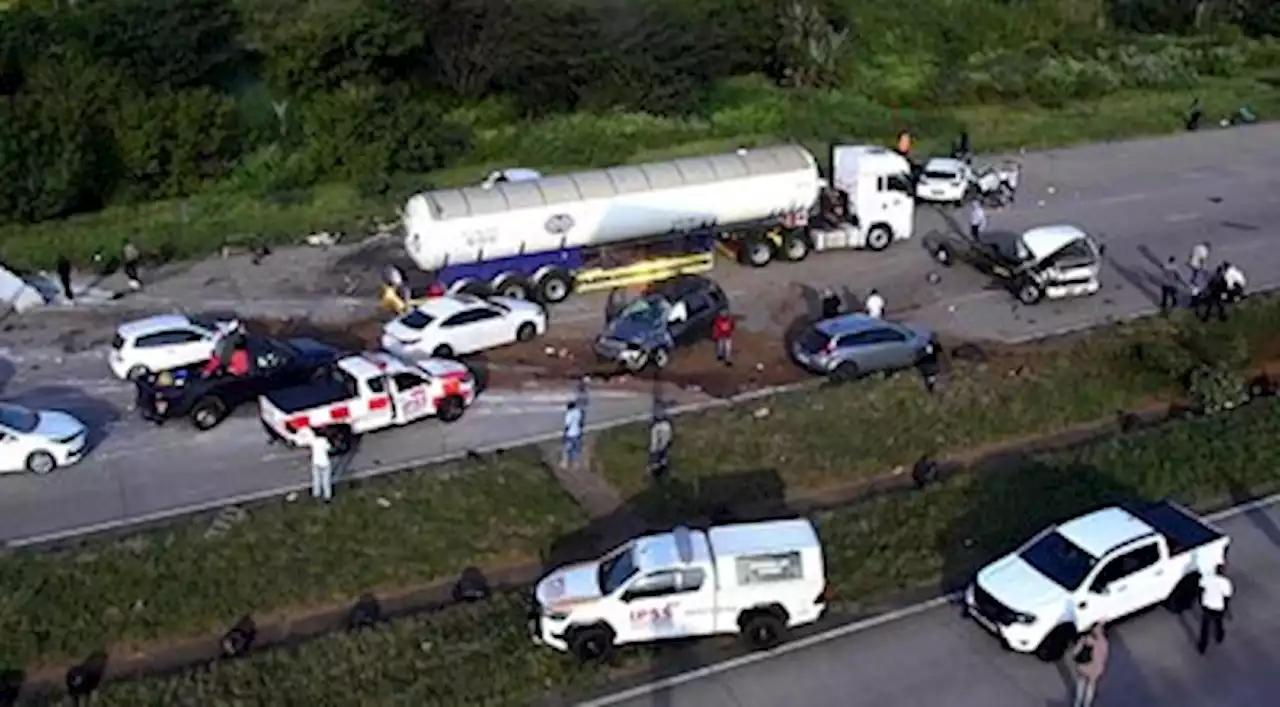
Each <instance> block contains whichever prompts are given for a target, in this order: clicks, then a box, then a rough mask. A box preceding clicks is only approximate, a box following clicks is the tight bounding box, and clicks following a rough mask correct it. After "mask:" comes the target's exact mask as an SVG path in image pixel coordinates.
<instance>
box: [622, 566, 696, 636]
mask: <svg viewBox="0 0 1280 707" xmlns="http://www.w3.org/2000/svg"><path fill="white" fill-rule="evenodd" d="M692 569H697V568H689V569H685V570H661V571H658V572H651V573H649V574H647V575H644V576H641V577H638V578H636V579H635V580H633V581H632V582H631V585H630V586H628V587H627V589H626V590H625V591H624V592H623V593H622V596H621V600H622V603H623V605H624V606H625V607H626V614H625V616H624V617H623V619H622V620H623V622H624V625H623V626H619V627H618V629H619V631H618V635H619V639H620V640H621V642H627V643H632V642H644V641H655V640H662V639H667V638H678V637H681V636H688V635H701V634H702V633H710V632H711V631H712V630H713V629H714V626H715V616H714V608H715V607H714V606H713V605H709V604H708V602H707V601H706V599H705V596H706V595H709V594H710V593H711V591H712V590H713V587H712V586H710V585H712V584H713V583H710V582H707V581H706V575H705V572H703V571H701V570H698V571H697V572H690V571H689V570H692ZM708 614H709V616H707V615H708Z"/></svg>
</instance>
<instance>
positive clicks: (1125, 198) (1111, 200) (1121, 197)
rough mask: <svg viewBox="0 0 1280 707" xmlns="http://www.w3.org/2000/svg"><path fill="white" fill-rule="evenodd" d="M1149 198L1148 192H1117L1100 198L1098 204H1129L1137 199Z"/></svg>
mask: <svg viewBox="0 0 1280 707" xmlns="http://www.w3.org/2000/svg"><path fill="white" fill-rule="evenodd" d="M1146 198H1147V195H1146V194H1117V195H1115V196H1108V197H1105V198H1102V199H1098V200H1097V202H1096V203H1098V204H1128V203H1132V202H1135V201H1142V200H1144V199H1146Z"/></svg>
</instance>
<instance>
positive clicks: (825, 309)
mask: <svg viewBox="0 0 1280 707" xmlns="http://www.w3.org/2000/svg"><path fill="white" fill-rule="evenodd" d="M884 306H885V302H884V296H883V295H881V294H880V291H879V290H877V289H876V288H874V287H873V288H871V291H870V292H868V293H867V298H866V299H865V300H863V302H862V311H863V312H865V313H866V315H867V316H868V317H873V318H875V319H882V318H884ZM820 309H821V312H822V318H823V319H832V318H834V317H838V316H840V314H841V313H842V312H843V310H844V303H843V302H841V301H840V296H839V295H837V294H836V293H835V291H834V290H832V289H831V288H829V287H828V288H825V289H823V290H822V300H821V302H820Z"/></svg>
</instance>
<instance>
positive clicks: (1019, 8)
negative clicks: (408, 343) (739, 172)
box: [0, 0, 1280, 233]
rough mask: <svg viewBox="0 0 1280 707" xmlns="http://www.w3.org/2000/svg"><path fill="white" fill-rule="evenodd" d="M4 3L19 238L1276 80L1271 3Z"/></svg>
mask: <svg viewBox="0 0 1280 707" xmlns="http://www.w3.org/2000/svg"><path fill="white" fill-rule="evenodd" d="M5 7H7V9H0V95H2V96H3V98H2V99H0V222H5V221H9V222H14V223H30V222H39V221H42V220H47V219H54V218H59V217H63V216H66V215H69V214H74V213H77V212H84V211H93V210H97V209H99V208H101V207H103V206H104V205H108V204H128V203H137V202H142V201H149V200H157V199H165V198H171V197H177V196H185V195H189V194H193V193H196V192H208V191H210V190H221V191H223V192H226V193H234V194H250V195H272V194H280V193H284V192H290V191H296V190H299V189H302V188H304V187H308V186H311V185H314V184H317V183H321V182H337V181H341V182H346V183H350V184H355V185H359V187H360V190H361V192H362V193H364V194H380V193H385V192H387V191H388V190H390V189H393V188H395V186H396V185H398V184H401V183H402V182H403V181H404V180H401V179H400V175H412V174H421V173H425V172H430V171H433V170H435V169H437V168H440V167H444V166H449V165H455V164H459V163H466V164H503V165H514V164H528V165H560V166H572V165H583V164H589V163H600V162H608V161H613V160H618V159H624V158H626V157H628V156H629V155H632V154H634V152H635V150H636V149H638V148H640V149H643V148H663V147H669V146H671V145H675V144H679V143H681V142H689V141H690V140H691V139H695V138H696V137H697V136H694V135H691V134H687V133H686V131H685V130H684V129H683V127H682V126H688V125H690V124H692V123H696V122H697V121H714V122H718V123H721V125H719V126H716V127H717V128H718V129H717V130H715V131H713V132H714V133H715V134H716V135H717V136H721V137H729V136H733V137H738V136H741V137H743V138H748V137H751V136H761V135H768V136H770V137H781V136H785V137H797V138H803V139H820V138H828V137H834V136H836V135H839V134H844V136H846V137H847V135H848V133H850V132H855V133H861V134H862V135H864V136H870V135H877V136H878V135H881V134H883V133H884V132H886V129H888V130H894V129H896V127H897V126H899V125H902V126H910V127H913V128H915V129H917V130H919V131H931V132H942V131H952V130H955V129H958V128H959V126H958V125H953V124H945V125H943V124H923V125H917V124H915V123H921V122H925V123H928V122H929V120H928V116H927V115H925V114H921V113H918V112H917V111H918V110H919V109H921V108H924V107H931V106H939V105H970V104H975V103H984V102H1011V101H1019V102H1032V103H1037V104H1041V105H1062V104H1064V103H1068V102H1071V101H1078V100H1084V99H1089V98H1095V97H1098V96H1102V95H1105V94H1108V93H1111V92H1115V91H1118V90H1122V89H1126V88H1148V89H1150V88H1172V87H1181V88H1188V89H1189V88H1190V87H1192V86H1194V85H1195V83H1196V82H1197V81H1198V80H1200V79H1202V78H1205V77H1215V76H1217V77H1224V76H1237V75H1240V74H1241V73H1244V72H1246V71H1248V70H1250V69H1252V68H1259V69H1265V68H1267V67H1272V68H1274V67H1275V66H1280V50H1278V49H1277V44H1276V43H1275V42H1274V41H1272V40H1270V39H1266V38H1267V37H1268V36H1270V35H1275V34H1277V33H1280V6H1278V5H1277V4H1276V3H1274V2H1271V1H1270V0H951V1H950V2H937V0H902V1H901V2H897V3H892V4H884V3H878V2H871V1H870V0H679V1H678V2H677V1H676V0H644V1H643V2H640V1H631V0H614V1H613V2H587V0H255V1H253V2H250V1H249V0H173V1H172V2H168V3H161V4H156V3H152V2H146V1H145V0H81V1H80V2H59V1H57V0H27V1H25V2H24V1H22V0H18V1H17V2H12V3H7V4H6V5H5ZM1157 34H1158V35H1159V36H1157ZM734 77H737V78H736V79H735V78H734ZM742 77H751V78H746V79H744V78H742ZM788 104H795V105H801V106H803V107H804V110H792V109H787V108H785V107H784V106H786V105H788ZM833 115H839V116H840V118H839V119H838V120H834V119H833V117H832V116H833ZM670 118H681V119H682V121H675V122H673V121H671V120H669V119H670ZM934 122H935V123H936V121H934ZM702 134H703V133H699V134H698V136H700V135H702ZM415 184H416V185H417V186H421V183H420V182H415ZM7 232H8V231H6V232H5V233H7Z"/></svg>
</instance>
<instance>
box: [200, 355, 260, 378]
mask: <svg viewBox="0 0 1280 707" xmlns="http://www.w3.org/2000/svg"><path fill="white" fill-rule="evenodd" d="M223 367H224V364H223V361H222V357H221V356H218V355H217V354H214V355H213V358H211V359H209V362H208V363H206V364H205V365H204V370H203V371H201V375H203V376H205V377H206V378H207V377H209V376H212V375H214V374H216V373H217V372H218V371H220V370H222V369H223ZM225 368H226V371H227V373H230V374H231V375H233V376H245V375H248V374H249V352H248V351H245V350H244V349H243V348H237V349H236V350H234V351H232V352H231V357H230V359H229V360H228V361H226V363H225Z"/></svg>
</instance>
